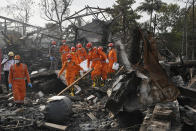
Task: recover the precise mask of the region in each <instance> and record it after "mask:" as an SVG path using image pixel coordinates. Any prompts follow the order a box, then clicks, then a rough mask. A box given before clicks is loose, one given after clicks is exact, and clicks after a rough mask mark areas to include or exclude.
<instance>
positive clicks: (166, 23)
mask: <svg viewBox="0 0 196 131" xmlns="http://www.w3.org/2000/svg"><path fill="white" fill-rule="evenodd" d="M183 17H184V11H183V10H181V9H180V6H179V5H177V4H169V5H164V6H162V7H161V8H160V10H159V11H158V14H157V19H156V24H157V28H158V30H159V31H161V32H163V33H164V32H165V33H166V32H168V31H172V30H173V29H174V28H175V27H176V26H177V24H178V23H179V22H181V21H182V20H183Z"/></svg>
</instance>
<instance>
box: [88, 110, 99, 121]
mask: <svg viewBox="0 0 196 131" xmlns="http://www.w3.org/2000/svg"><path fill="white" fill-rule="evenodd" d="M87 116H88V117H90V118H91V120H97V118H96V117H95V116H94V115H93V113H92V112H90V113H87Z"/></svg>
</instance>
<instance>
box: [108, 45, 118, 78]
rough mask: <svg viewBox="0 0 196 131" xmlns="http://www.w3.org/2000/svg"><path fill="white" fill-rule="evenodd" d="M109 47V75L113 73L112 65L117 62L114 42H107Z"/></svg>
mask: <svg viewBox="0 0 196 131" xmlns="http://www.w3.org/2000/svg"><path fill="white" fill-rule="evenodd" d="M108 48H109V53H108V60H109V65H108V74H109V75H110V78H111V76H112V75H113V74H114V73H115V70H113V69H112V66H113V64H114V63H116V62H117V53H116V50H115V49H114V44H113V43H109V44H108Z"/></svg>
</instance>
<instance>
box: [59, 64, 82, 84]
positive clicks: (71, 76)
mask: <svg viewBox="0 0 196 131" xmlns="http://www.w3.org/2000/svg"><path fill="white" fill-rule="evenodd" d="M64 70H66V73H65V79H66V82H67V85H68V86H69V85H70V84H71V83H73V82H74V81H75V78H76V74H75V72H74V71H73V70H83V69H82V68H81V67H80V66H79V65H77V64H76V63H75V62H73V61H71V62H67V61H66V62H65V63H64V64H63V67H62V68H61V70H60V72H59V75H61V74H62V73H63V71H64Z"/></svg>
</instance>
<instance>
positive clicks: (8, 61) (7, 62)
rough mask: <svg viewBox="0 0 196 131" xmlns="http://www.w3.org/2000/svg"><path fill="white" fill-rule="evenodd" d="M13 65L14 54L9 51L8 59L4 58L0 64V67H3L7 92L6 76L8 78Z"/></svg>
mask: <svg viewBox="0 0 196 131" xmlns="http://www.w3.org/2000/svg"><path fill="white" fill-rule="evenodd" d="M13 64H14V53H13V52H12V51H10V52H9V53H8V57H6V58H4V59H3V60H2V62H1V65H2V66H3V71H4V81H5V85H6V87H7V91H9V87H8V76H9V70H10V67H11V66H12V65H13Z"/></svg>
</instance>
